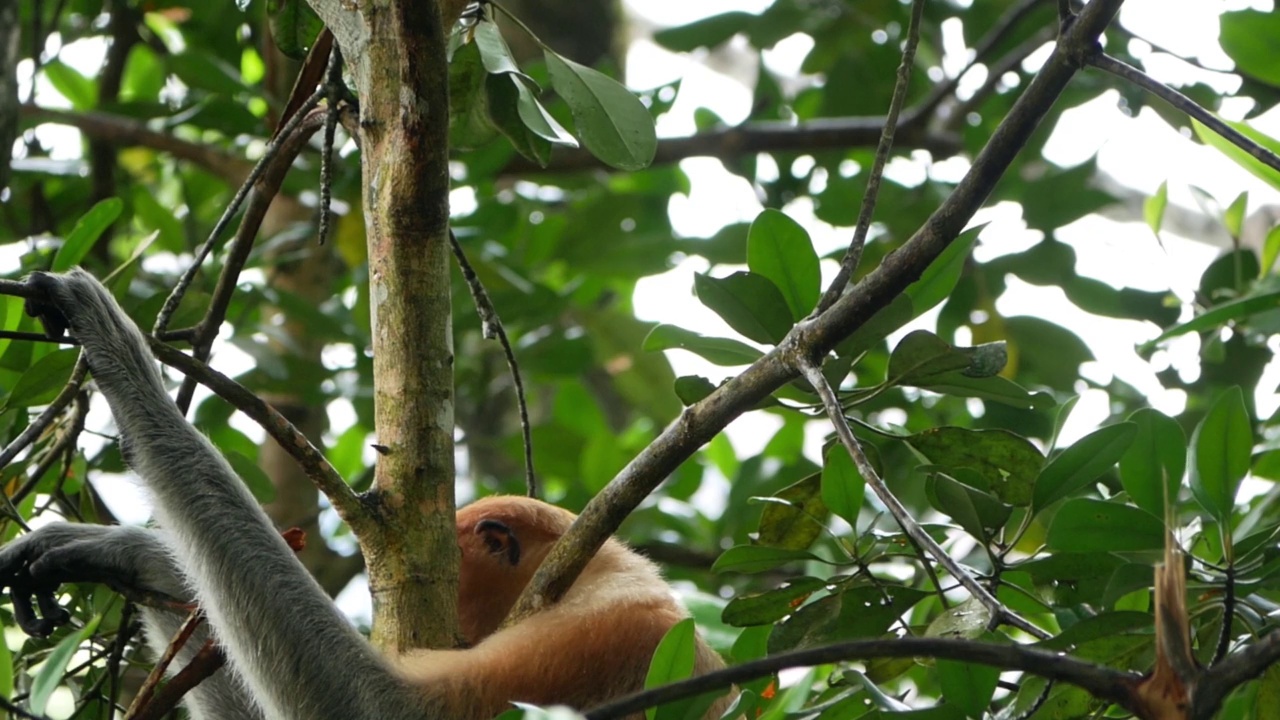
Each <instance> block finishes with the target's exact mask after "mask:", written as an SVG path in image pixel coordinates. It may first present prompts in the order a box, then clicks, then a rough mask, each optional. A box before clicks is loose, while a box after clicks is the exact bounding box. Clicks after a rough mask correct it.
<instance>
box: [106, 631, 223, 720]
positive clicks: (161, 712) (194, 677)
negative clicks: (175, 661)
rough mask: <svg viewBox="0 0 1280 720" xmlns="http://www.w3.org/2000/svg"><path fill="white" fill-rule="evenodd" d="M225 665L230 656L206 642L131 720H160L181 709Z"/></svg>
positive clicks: (211, 642)
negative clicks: (199, 686)
mask: <svg viewBox="0 0 1280 720" xmlns="http://www.w3.org/2000/svg"><path fill="white" fill-rule="evenodd" d="M226 662H227V656H226V655H225V654H224V653H223V652H222V649H221V648H219V647H218V646H217V645H216V644H215V643H214V642H213V640H212V639H209V640H205V642H204V645H202V646H200V649H199V650H197V651H196V654H195V656H194V657H192V658H191V662H189V663H187V665H186V667H184V668H182V669H181V670H179V671H178V672H177V673H176V674H174V676H173V677H171V678H169V682H167V683H165V684H164V687H162V688H160V689H159V690H157V691H156V693H155V695H154V696H153V697H152V698H151V701H150V702H148V703H147V704H146V705H145V706H143V707H141V708H138V712H137V714H136V715H133V716H131V717H130V718H128V720H160V719H161V718H163V717H165V716H166V715H168V714H169V713H170V712H171V711H173V710H174V709H175V708H176V707H178V703H179V702H180V701H181V700H182V697H183V696H184V695H186V694H187V693H188V692H190V691H191V690H192V689H193V688H194V687H195V686H196V685H199V684H200V683H201V682H203V681H204V680H205V678H207V677H209V676H210V675H213V674H214V673H215V672H217V671H218V670H219V669H221V668H222V666H223V665H225V664H226Z"/></svg>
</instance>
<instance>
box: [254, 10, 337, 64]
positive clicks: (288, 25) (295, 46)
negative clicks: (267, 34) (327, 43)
mask: <svg viewBox="0 0 1280 720" xmlns="http://www.w3.org/2000/svg"><path fill="white" fill-rule="evenodd" d="M267 21H268V22H269V24H270V25H271V39H272V40H274V41H275V44H276V47H278V48H280V52H282V53H284V54H285V55H288V56H289V57H291V58H293V59H294V60H302V59H303V58H305V57H306V56H307V51H308V50H310V49H311V46H312V45H314V44H315V42H316V38H317V37H319V35H320V31H321V30H323V29H324V23H323V22H321V20H320V16H319V15H316V12H315V11H314V10H312V9H311V5H310V4H308V3H307V2H305V0H268V2H267Z"/></svg>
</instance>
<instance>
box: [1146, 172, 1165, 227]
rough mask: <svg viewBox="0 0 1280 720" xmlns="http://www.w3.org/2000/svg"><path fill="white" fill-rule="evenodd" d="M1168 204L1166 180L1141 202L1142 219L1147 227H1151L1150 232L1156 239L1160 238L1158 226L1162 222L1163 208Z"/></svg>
mask: <svg viewBox="0 0 1280 720" xmlns="http://www.w3.org/2000/svg"><path fill="white" fill-rule="evenodd" d="M1168 205H1169V181H1168V180H1165V181H1164V182H1162V183H1160V187H1159V188H1157V189H1156V194H1155V195H1152V196H1151V197H1149V198H1147V199H1146V200H1145V201H1144V202H1143V203H1142V219H1143V220H1146V221H1147V227H1149V228H1151V232H1153V233H1155V235H1156V239H1157V240H1158V239H1159V238H1160V226H1161V225H1162V224H1164V209H1165V207H1167V206H1168Z"/></svg>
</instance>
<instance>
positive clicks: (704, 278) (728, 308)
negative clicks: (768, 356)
mask: <svg viewBox="0 0 1280 720" xmlns="http://www.w3.org/2000/svg"><path fill="white" fill-rule="evenodd" d="M693 287H694V290H695V291H696V292H697V293H698V300H700V301H702V304H703V305H706V306H707V307H708V308H711V310H713V311H714V312H715V313H716V314H717V315H719V316H720V318H721V319H722V320H724V321H725V322H726V323H728V325H729V327H731V328H733V329H734V330H736V331H738V332H739V333H742V335H743V337H745V338H747V339H748V340H754V341H755V342H758V343H764V344H768V345H777V344H778V343H779V342H780V341H781V340H782V338H784V337H785V336H786V334H787V332H788V331H790V330H791V323H792V320H791V313H790V311H788V309H787V301H786V299H785V298H783V297H782V293H781V292H780V291H779V290H778V286H777V285H774V284H773V281H771V280H770V279H769V278H767V277H765V276H763V275H758V274H756V273H753V272H736V273H734V274H732V275H730V276H728V277H723V278H713V277H711V276H710V275H703V274H701V273H697V274H695V275H694V276H693Z"/></svg>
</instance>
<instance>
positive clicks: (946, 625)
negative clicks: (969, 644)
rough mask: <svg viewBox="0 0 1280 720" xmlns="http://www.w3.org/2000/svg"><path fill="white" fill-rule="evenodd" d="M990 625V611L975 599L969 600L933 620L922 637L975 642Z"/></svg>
mask: <svg viewBox="0 0 1280 720" xmlns="http://www.w3.org/2000/svg"><path fill="white" fill-rule="evenodd" d="M990 625H991V611H990V610H989V609H987V606H986V605H983V604H982V603H981V602H980V601H979V600H978V599H977V598H969V599H968V600H965V601H964V602H962V603H960V604H959V605H956V606H955V607H952V608H949V609H947V610H945V611H943V612H942V613H940V614H939V615H938V617H936V618H934V619H933V620H932V621H931V622H930V623H929V627H927V628H925V631H924V636H925V637H931V638H963V639H965V640H976V639H977V638H979V637H981V636H982V634H983V633H985V632H986V630H987V628H988V627H990Z"/></svg>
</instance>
